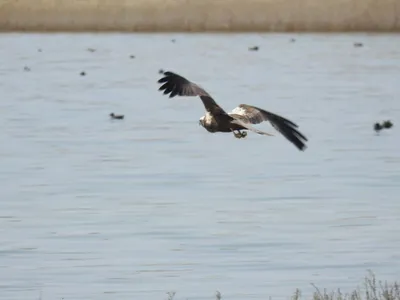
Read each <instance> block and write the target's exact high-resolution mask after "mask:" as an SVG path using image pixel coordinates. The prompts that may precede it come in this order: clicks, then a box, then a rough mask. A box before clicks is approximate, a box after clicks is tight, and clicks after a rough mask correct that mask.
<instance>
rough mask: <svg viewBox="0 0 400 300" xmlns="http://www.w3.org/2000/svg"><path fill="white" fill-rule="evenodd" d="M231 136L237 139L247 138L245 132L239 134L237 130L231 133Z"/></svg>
mask: <svg viewBox="0 0 400 300" xmlns="http://www.w3.org/2000/svg"><path fill="white" fill-rule="evenodd" d="M232 132H233V135H234V136H235V138H237V139H241V138H244V137H246V136H247V132H241V131H240V130H237V132H235V131H232Z"/></svg>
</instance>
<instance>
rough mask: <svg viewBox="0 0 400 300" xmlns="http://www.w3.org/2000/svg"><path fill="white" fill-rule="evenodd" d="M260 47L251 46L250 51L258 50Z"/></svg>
mask: <svg viewBox="0 0 400 300" xmlns="http://www.w3.org/2000/svg"><path fill="white" fill-rule="evenodd" d="M258 49H259V47H258V46H254V47H249V51H258Z"/></svg>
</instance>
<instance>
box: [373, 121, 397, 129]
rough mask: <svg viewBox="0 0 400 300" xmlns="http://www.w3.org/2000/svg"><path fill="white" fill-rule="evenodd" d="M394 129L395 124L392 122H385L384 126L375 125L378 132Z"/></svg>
mask: <svg viewBox="0 0 400 300" xmlns="http://www.w3.org/2000/svg"><path fill="white" fill-rule="evenodd" d="M392 127H393V123H392V122H391V121H390V120H387V121H383V122H382V124H380V123H375V124H374V130H375V131H376V132H379V131H381V130H382V129H389V128H392Z"/></svg>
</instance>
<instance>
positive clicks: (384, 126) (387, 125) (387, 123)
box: [382, 120, 393, 129]
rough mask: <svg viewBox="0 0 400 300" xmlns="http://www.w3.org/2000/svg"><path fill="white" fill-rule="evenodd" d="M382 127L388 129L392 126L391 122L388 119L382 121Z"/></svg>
mask: <svg viewBox="0 0 400 300" xmlns="http://www.w3.org/2000/svg"><path fill="white" fill-rule="evenodd" d="M382 126H383V128H386V129H389V128H392V127H393V123H392V122H391V121H390V120H387V121H385V122H383V123H382Z"/></svg>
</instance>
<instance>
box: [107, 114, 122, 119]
mask: <svg viewBox="0 0 400 300" xmlns="http://www.w3.org/2000/svg"><path fill="white" fill-rule="evenodd" d="M110 117H111V119H117V120H122V119H123V118H124V115H115V114H114V113H111V114H110Z"/></svg>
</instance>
